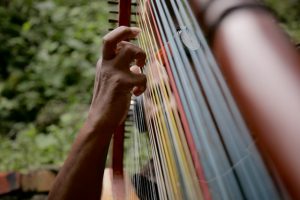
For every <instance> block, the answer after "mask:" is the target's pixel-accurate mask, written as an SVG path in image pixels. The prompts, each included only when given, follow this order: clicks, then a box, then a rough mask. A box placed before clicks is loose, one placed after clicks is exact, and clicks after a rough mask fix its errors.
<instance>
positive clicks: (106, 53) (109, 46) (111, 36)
mask: <svg viewBox="0 0 300 200" xmlns="http://www.w3.org/2000/svg"><path fill="white" fill-rule="evenodd" d="M140 32H141V30H140V29H139V28H136V27H126V26H120V27H118V28H116V29H115V30H113V31H111V32H109V33H108V34H107V35H105V36H104V38H103V59H106V60H110V59H112V58H113V57H114V56H115V50H116V47H117V44H118V43H119V42H121V41H123V40H127V39H130V38H134V37H136V36H137V35H138V34H139V33H140Z"/></svg>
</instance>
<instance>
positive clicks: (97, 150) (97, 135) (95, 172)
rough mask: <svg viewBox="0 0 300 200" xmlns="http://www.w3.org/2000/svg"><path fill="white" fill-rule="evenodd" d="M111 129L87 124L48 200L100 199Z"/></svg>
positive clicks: (101, 125) (79, 135)
mask: <svg viewBox="0 0 300 200" xmlns="http://www.w3.org/2000/svg"><path fill="white" fill-rule="evenodd" d="M112 132H113V129H112V128H110V127H107V126H105V124H104V123H100V124H98V125H97V126H94V125H93V123H91V122H90V121H89V120H88V121H87V122H86V123H85V124H84V126H83V128H82V129H81V131H80V132H79V134H78V136H77V138H76V140H75V142H74V144H73V146H72V149H71V151H70V154H69V156H68V159H67V160H66V161H65V164H64V166H63V167H62V169H61V170H60V172H59V174H58V177H57V179H56V181H55V184H54V185H53V188H52V190H51V192H50V195H49V200H51V199H55V200H57V199H63V200H68V199H91V200H92V199H97V200H98V199H100V194H101V188H102V177H103V172H104V168H105V161H106V156H107V151H108V148H109V143H110V140H111V137H112Z"/></svg>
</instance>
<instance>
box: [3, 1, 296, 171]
mask: <svg viewBox="0 0 300 200" xmlns="http://www.w3.org/2000/svg"><path fill="white" fill-rule="evenodd" d="M265 2H266V4H267V5H269V6H270V7H271V8H272V9H273V10H274V11H275V13H276V15H277V17H278V19H279V22H280V24H281V26H282V27H283V29H284V30H285V31H286V33H287V35H289V36H290V38H291V41H292V42H293V43H295V44H296V43H299V42H300V2H299V0H285V1H282V0H265ZM108 28H109V24H108V6H107V3H106V1H104V0H1V1H0V171H12V170H13V171H21V172H26V171H28V170H32V169H37V168H41V167H49V166H50V167H51V166H55V167H57V166H60V165H61V164H62V163H63V160H64V158H65V156H66V153H67V152H68V150H69V148H70V145H71V143H72V141H73V138H74V136H75V135H76V132H77V131H78V129H79V128H80V126H81V125H82V122H83V120H84V118H85V116H86V113H87V110H88V106H89V102H90V99H91V95H92V87H93V79H94V70H95V68H94V66H95V63H96V61H97V59H98V57H99V52H100V45H101V37H102V36H103V35H104V34H105V33H107V30H108Z"/></svg>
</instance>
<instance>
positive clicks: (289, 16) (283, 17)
mask: <svg viewBox="0 0 300 200" xmlns="http://www.w3.org/2000/svg"><path fill="white" fill-rule="evenodd" d="M264 2H265V3H266V5H268V6H269V7H270V8H271V9H273V10H274V12H275V14H276V15H277V18H278V19H279V21H280V22H281V24H282V27H283V28H284V30H285V31H286V32H287V33H288V35H289V36H290V37H291V38H292V40H293V41H294V42H295V43H300V2H299V0H285V1H282V0H264Z"/></svg>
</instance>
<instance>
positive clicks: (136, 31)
mask: <svg viewBox="0 0 300 200" xmlns="http://www.w3.org/2000/svg"><path fill="white" fill-rule="evenodd" d="M130 29H131V32H132V33H133V34H134V35H138V34H139V33H140V32H142V30H141V29H140V28H137V27H131V28H130Z"/></svg>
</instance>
